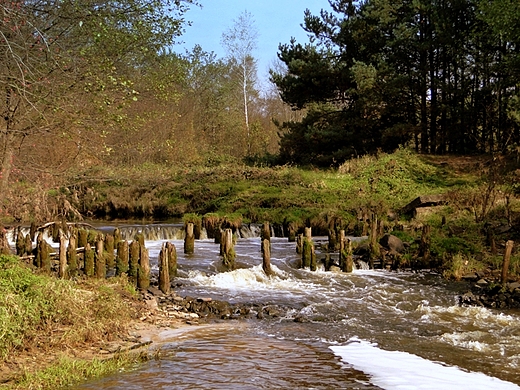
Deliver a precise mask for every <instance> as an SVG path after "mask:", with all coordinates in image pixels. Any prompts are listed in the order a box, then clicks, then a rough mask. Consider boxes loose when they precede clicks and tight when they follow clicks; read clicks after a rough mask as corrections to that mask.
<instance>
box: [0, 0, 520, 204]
mask: <svg viewBox="0 0 520 390" xmlns="http://www.w3.org/2000/svg"><path fill="white" fill-rule="evenodd" d="M202 3H203V2H202ZM195 6H198V5H197V4H196V0H125V1H124V2H121V1H115V0H104V1H91V0H6V1H1V2H0V21H1V23H0V54H1V56H0V112H2V118H1V122H0V163H1V166H0V168H1V177H0V193H1V194H2V196H4V197H5V196H6V194H7V193H8V191H13V190H14V191H18V190H17V189H16V187H13V183H30V184H28V185H29V186H41V187H42V188H47V189H48V188H53V187H57V186H59V185H63V184H64V183H63V180H64V179H63V178H64V177H65V178H71V177H78V175H80V174H84V172H85V171H86V170H87V169H89V168H91V167H98V168H99V167H103V169H109V168H110V167H139V166H143V165H146V164H152V165H153V164H159V165H160V164H166V165H176V164H178V165H190V164H200V163H205V164H218V163H219V161H223V160H226V159H234V160H243V159H249V160H255V159H259V158H260V159H263V160H262V161H271V162H272V161H276V162H278V163H297V164H313V165H323V166H330V165H334V164H336V165H339V164H341V163H342V162H343V161H345V160H347V159H349V158H351V157H353V156H360V155H364V154H367V153H373V152H377V151H378V150H385V151H388V150H392V149H394V148H396V147H398V146H399V145H409V146H413V147H415V148H416V149H417V151H419V152H426V153H480V152H504V151H507V150H517V148H518V146H517V145H518V143H519V138H520V133H519V125H518V123H519V122H518V121H519V119H520V118H519V117H520V114H519V113H520V101H519V98H518V82H519V77H520V49H519V48H520V46H519V40H520V3H518V2H517V1H516V0H492V1H491V0H365V1H352V0H341V1H337V0H336V1H334V0H333V1H331V7H332V11H331V12H324V11H323V12H322V13H321V14H320V15H312V14H311V13H310V12H306V13H305V15H304V16H303V20H304V22H303V27H304V28H305V29H306V30H307V32H308V33H309V36H310V37H311V39H310V41H309V42H308V43H299V42H295V41H291V42H289V43H282V44H280V47H279V52H278V57H279V59H280V61H279V63H274V64H273V69H272V70H271V81H272V85H271V87H268V88H265V87H264V88H260V87H259V83H258V80H257V72H256V71H257V69H256V59H255V57H254V51H252V50H250V49H248V48H252V47H254V42H251V41H248V40H254V37H255V34H249V33H248V32H251V31H248V29H254V26H252V25H251V24H248V23H250V22H251V20H252V19H251V15H248V14H247V13H245V14H243V15H242V16H241V18H239V19H238V20H237V21H236V23H235V25H233V26H231V28H230V30H229V31H228V32H227V33H226V34H223V44H224V45H225V46H226V47H228V48H229V53H228V54H229V55H228V56H226V57H225V58H218V57H217V56H216V55H215V54H214V53H208V52H205V51H204V50H203V49H202V47H200V46H196V47H194V48H193V49H192V50H189V51H186V52H185V53H184V54H178V53H177V52H176V51H175V50H174V48H175V45H176V44H177V42H178V41H179V40H180V39H182V33H183V29H184V28H185V26H186V23H187V20H186V12H187V11H188V10H189V8H190V7H195ZM253 32H254V31H253ZM252 43H253V44H252ZM250 44H251V45H250ZM268 158H269V159H268ZM75 175H76V176H75ZM67 180H68V179H67ZM65 184H66V183H65Z"/></svg>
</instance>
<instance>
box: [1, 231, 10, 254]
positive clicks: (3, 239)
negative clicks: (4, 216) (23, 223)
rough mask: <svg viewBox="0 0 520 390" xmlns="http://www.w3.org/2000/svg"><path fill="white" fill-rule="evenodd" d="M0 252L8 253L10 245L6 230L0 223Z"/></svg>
mask: <svg viewBox="0 0 520 390" xmlns="http://www.w3.org/2000/svg"><path fill="white" fill-rule="evenodd" d="M0 254H3V255H10V254H11V247H10V246H9V240H8V239H7V230H6V229H5V228H4V227H3V226H1V225H0Z"/></svg>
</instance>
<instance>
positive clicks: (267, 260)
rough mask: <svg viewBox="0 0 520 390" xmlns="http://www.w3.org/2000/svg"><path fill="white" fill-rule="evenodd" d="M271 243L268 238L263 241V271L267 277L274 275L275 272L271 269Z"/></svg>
mask: <svg viewBox="0 0 520 390" xmlns="http://www.w3.org/2000/svg"><path fill="white" fill-rule="evenodd" d="M270 244H271V243H270V241H269V240H268V239H267V238H264V239H263V240H262V269H263V270H264V272H265V274H266V275H267V276H272V275H273V270H272V269H271V245H270Z"/></svg>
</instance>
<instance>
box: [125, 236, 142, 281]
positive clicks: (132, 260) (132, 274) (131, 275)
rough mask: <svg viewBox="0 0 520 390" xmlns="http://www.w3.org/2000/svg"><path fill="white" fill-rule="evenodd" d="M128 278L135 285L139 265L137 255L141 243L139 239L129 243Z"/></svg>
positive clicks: (139, 252) (139, 251)
mask: <svg viewBox="0 0 520 390" xmlns="http://www.w3.org/2000/svg"><path fill="white" fill-rule="evenodd" d="M129 252H130V254H129V261H128V279H129V280H130V282H131V283H132V284H134V285H137V270H138V267H139V255H140V254H141V244H140V243H139V241H136V240H134V241H132V242H131V243H130V245H129Z"/></svg>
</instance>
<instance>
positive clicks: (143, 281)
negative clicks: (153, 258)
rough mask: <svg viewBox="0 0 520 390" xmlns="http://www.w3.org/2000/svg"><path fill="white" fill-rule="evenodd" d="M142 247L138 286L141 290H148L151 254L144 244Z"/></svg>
mask: <svg viewBox="0 0 520 390" xmlns="http://www.w3.org/2000/svg"><path fill="white" fill-rule="evenodd" d="M140 248H141V254H140V255H139V272H138V278H137V287H138V288H140V289H141V290H146V289H148V287H150V256H149V255H148V249H146V247H145V246H144V245H143V246H141V247H140Z"/></svg>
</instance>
